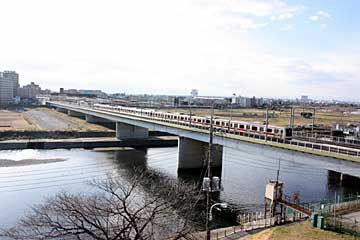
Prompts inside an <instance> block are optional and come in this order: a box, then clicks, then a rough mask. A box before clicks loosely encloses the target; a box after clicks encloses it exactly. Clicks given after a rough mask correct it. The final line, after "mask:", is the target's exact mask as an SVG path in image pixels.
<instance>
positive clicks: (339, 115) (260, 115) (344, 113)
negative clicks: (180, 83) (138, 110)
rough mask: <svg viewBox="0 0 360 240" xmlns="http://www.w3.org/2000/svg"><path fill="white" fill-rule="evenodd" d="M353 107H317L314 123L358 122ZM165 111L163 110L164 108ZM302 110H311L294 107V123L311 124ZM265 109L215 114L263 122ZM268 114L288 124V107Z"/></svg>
mask: <svg viewBox="0 0 360 240" xmlns="http://www.w3.org/2000/svg"><path fill="white" fill-rule="evenodd" d="M356 110H357V109H355V108H340V107H339V108H335V107H326V108H317V109H316V116H315V124H323V125H326V126H333V125H335V124H336V123H339V124H347V123H359V122H360V115H353V114H349V113H350V112H353V111H356ZM164 111H165V110H164ZM167 111H169V112H183V113H189V111H190V110H189V109H181V108H178V109H170V110H169V109H167ZM210 111H211V110H210V109H199V108H192V109H191V112H192V113H193V114H195V115H199V116H209V115H210ZM302 111H311V110H309V109H308V110H306V109H305V110H303V109H302V108H298V109H296V112H295V114H296V115H295V125H307V124H311V123H312V120H311V119H305V118H302V117H301V115H300V113H301V112H302ZM265 114H266V110H265V109H254V108H251V109H233V110H232V111H231V110H230V109H225V110H217V109H216V110H215V116H216V117H219V118H224V119H229V118H230V115H231V116H232V119H235V120H242V121H249V122H255V121H258V122H263V121H265V120H266V119H265ZM269 115H273V116H274V117H273V118H272V117H270V118H269V124H272V125H278V126H286V125H288V124H289V118H290V109H284V110H282V111H278V110H269Z"/></svg>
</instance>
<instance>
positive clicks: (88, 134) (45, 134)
mask: <svg viewBox="0 0 360 240" xmlns="http://www.w3.org/2000/svg"><path fill="white" fill-rule="evenodd" d="M96 137H115V131H61V130H56V131H4V132H0V139H1V140H11V139H17V140H18V139H45V138H49V139H50V138H51V139H65V138H96Z"/></svg>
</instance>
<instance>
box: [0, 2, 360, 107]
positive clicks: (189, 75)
mask: <svg viewBox="0 0 360 240" xmlns="http://www.w3.org/2000/svg"><path fill="white" fill-rule="evenodd" d="M0 4H1V6H2V8H3V9H6V11H4V13H2V14H1V15H0V25H1V27H2V29H3V32H6V33H7V34H6V35H4V36H5V37H3V38H2V39H1V40H0V43H1V44H0V51H1V52H2V54H1V56H0V66H1V68H2V69H13V70H16V71H17V72H18V73H19V74H20V75H21V77H20V81H21V82H22V83H24V84H25V83H27V82H36V83H37V84H39V85H41V86H42V87H43V88H49V89H52V90H58V89H59V88H60V87H64V88H67V89H70V88H77V89H101V90H103V91H105V92H109V93H114V92H126V93H135V94H136V93H149V94H173V95H188V94H189V92H190V90H191V89H193V88H196V89H199V90H200V94H201V95H221V96H230V95H231V94H232V93H233V92H235V93H236V94H241V95H246V96H253V95H255V96H263V97H294V98H296V97H300V96H301V95H309V96H311V97H312V98H315V99H340V100H355V101H359V100H360V97H359V96H358V94H357V92H358V89H360V59H359V58H360V57H359V56H360V55H359V52H360V51H359V50H360V49H359V46H358V44H357V42H359V40H360V36H359V32H358V31H357V23H358V22H359V16H357V12H358V10H359V9H360V3H359V2H357V1H355V0H352V1H346V4H345V3H344V2H340V1H336V0H330V1H316V2H310V1H293V0H291V1H290V0H289V1H281V0H270V1H248V0H239V1H211V0H208V1H201V0H193V1H181V2H179V1H169V0H168V1H163V0H155V1H151V2H147V1H142V0H138V1H131V2H130V1H108V2H107V4H103V2H100V1H76V2H70V1H61V2H60V1H55V2H52V3H49V2H47V1H41V0H35V1H31V3H30V2H27V1H20V0H14V1H6V0H5V1H1V3H0ZM19 6H20V7H19ZM30 8H31V9H32V10H31V11H28V9H30ZM16 15H21V18H15V17H14V16H16ZM9 19H11V20H9ZM24 19H26V21H24Z"/></svg>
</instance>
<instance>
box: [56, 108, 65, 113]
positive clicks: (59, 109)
mask: <svg viewBox="0 0 360 240" xmlns="http://www.w3.org/2000/svg"><path fill="white" fill-rule="evenodd" d="M56 111H58V112H61V113H66V114H67V113H68V110H67V109H66V108H60V107H57V108H56Z"/></svg>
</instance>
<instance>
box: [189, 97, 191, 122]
mask: <svg viewBox="0 0 360 240" xmlns="http://www.w3.org/2000/svg"><path fill="white" fill-rule="evenodd" d="M189 110H190V118H189V127H191V100H189Z"/></svg>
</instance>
